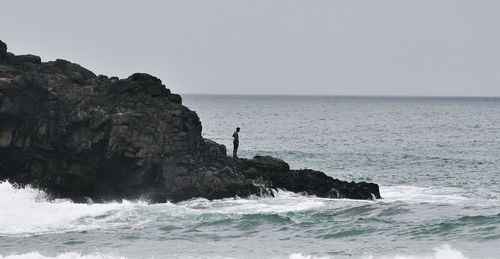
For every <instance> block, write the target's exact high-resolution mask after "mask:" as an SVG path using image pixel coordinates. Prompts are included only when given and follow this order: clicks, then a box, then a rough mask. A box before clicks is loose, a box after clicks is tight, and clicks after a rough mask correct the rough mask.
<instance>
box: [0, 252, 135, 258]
mask: <svg viewBox="0 0 500 259" xmlns="http://www.w3.org/2000/svg"><path fill="white" fill-rule="evenodd" d="M118 258H119V259H121V258H125V257H119V256H111V255H102V254H92V255H82V254H80V253H76V252H70V253H63V254H60V255H57V256H54V257H51V256H44V255H42V254H40V253H38V252H31V253H26V254H12V255H8V256H1V255H0V259H118Z"/></svg>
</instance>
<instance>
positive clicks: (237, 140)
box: [233, 131, 240, 157]
mask: <svg viewBox="0 0 500 259" xmlns="http://www.w3.org/2000/svg"><path fill="white" fill-rule="evenodd" d="M233 138H234V139H233V157H238V146H239V145H240V135H239V134H238V131H235V132H234V133H233Z"/></svg>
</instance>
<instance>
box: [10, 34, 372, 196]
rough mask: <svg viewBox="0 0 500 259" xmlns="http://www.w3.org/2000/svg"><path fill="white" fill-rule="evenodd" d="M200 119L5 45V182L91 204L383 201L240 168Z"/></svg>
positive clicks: (298, 173) (318, 175)
mask: <svg viewBox="0 0 500 259" xmlns="http://www.w3.org/2000/svg"><path fill="white" fill-rule="evenodd" d="M201 130H202V126H201V122H200V120H199V118H198V115H197V114H196V113H195V112H193V111H191V110H189V109H188V108H187V107H185V106H183V105H182V98H181V97H180V96H179V95H177V94H173V93H171V92H170V90H169V89H167V88H166V87H165V85H163V84H162V81H161V80H160V79H158V78H156V77H154V76H151V75H148V74H144V73H136V74H133V75H131V76H130V77H128V78H125V79H118V78H116V77H111V78H108V77H107V76H103V75H100V76H97V75H95V74H94V73H93V72H91V71H89V70H87V69H85V68H83V67H81V66H80V65H78V64H75V63H71V62H69V61H66V60H61V59H58V60H56V61H51V62H41V60H40V58H39V57H37V56H33V55H22V56H16V55H14V54H12V53H8V52H7V45H6V44H5V43H3V42H1V41H0V180H9V181H11V182H13V183H17V184H19V185H24V184H29V185H32V186H35V187H38V188H42V189H44V190H46V191H47V192H48V193H50V194H52V195H54V197H65V198H70V199H73V200H75V201H81V202H85V201H86V197H90V198H92V199H93V200H94V201H97V202H99V201H108V200H121V199H139V198H143V199H147V200H149V201H151V202H166V201H173V202H177V201H182V200H186V199H190V198H194V197H205V198H207V199H218V198H226V197H234V196H240V197H247V196H249V195H273V189H284V190H289V191H293V192H298V193H304V194H310V195H317V196H319V197H328V198H352V199H372V198H380V193H379V188H378V185H376V184H372V183H365V182H360V183H354V182H350V183H348V182H345V181H340V180H336V179H333V178H331V177H329V176H327V175H325V174H324V173H322V172H318V171H313V170H290V168H289V166H288V164H287V163H285V162H284V161H283V160H280V159H277V158H272V157H264V156H256V157H254V158H253V159H239V158H232V157H228V156H227V155H226V147H225V146H223V145H220V144H217V143H215V142H213V141H211V140H208V139H204V138H202V137H201Z"/></svg>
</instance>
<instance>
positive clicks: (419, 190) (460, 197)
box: [380, 185, 471, 204]
mask: <svg viewBox="0 0 500 259" xmlns="http://www.w3.org/2000/svg"><path fill="white" fill-rule="evenodd" d="M380 194H381V196H382V197H383V198H384V199H383V200H381V201H382V202H395V201H400V202H406V203H444V204H460V203H466V202H469V201H470V200H471V199H470V198H468V197H466V196H465V195H464V191H463V190H461V189H458V188H451V187H417V186H409V185H399V186H381V187H380Z"/></svg>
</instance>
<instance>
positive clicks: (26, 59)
mask: <svg viewBox="0 0 500 259" xmlns="http://www.w3.org/2000/svg"><path fill="white" fill-rule="evenodd" d="M16 61H17V63H33V64H40V63H42V60H41V59H40V57H39V56H35V55H30V54H28V55H19V56H16Z"/></svg>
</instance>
